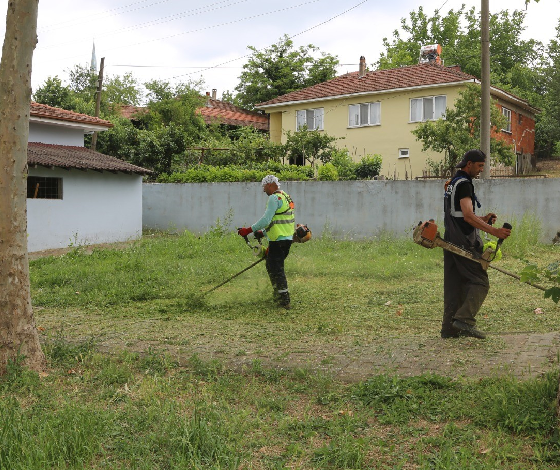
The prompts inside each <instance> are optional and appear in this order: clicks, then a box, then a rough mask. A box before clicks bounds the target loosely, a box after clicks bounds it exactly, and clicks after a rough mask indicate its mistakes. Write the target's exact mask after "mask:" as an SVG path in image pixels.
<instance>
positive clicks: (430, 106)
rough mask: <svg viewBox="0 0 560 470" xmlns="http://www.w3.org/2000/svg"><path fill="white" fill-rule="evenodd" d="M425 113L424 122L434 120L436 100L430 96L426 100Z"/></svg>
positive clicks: (424, 100)
mask: <svg viewBox="0 0 560 470" xmlns="http://www.w3.org/2000/svg"><path fill="white" fill-rule="evenodd" d="M422 105H423V107H424V113H423V115H422V120H423V121H429V120H431V119H433V118H434V98H433V97H432V96H430V97H429V98H424V99H423V103H422Z"/></svg>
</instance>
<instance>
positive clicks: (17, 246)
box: [0, 0, 45, 374]
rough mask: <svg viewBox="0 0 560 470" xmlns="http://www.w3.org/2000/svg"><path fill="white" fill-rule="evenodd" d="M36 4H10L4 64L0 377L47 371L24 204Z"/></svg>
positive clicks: (24, 0)
mask: <svg viewBox="0 0 560 470" xmlns="http://www.w3.org/2000/svg"><path fill="white" fill-rule="evenodd" d="M38 6H39V0H10V1H9V2H8V12H7V15H6V36H5V38H4V46H3V48H2V61H1V63H0V374H2V373H5V371H6V367H7V364H8V361H10V360H11V361H15V360H21V361H22V364H23V365H25V366H26V367H28V368H30V369H33V370H36V371H39V370H41V369H43V368H44V367H45V356H44V355H43V351H42V350H41V345H40V343H39V334H38V332H37V329H36V328H35V320H34V318H33V309H32V308H31V293H30V285H29V259H28V256H27V206H26V204H27V139H28V137H29V108H30V102H31V58H32V56H33V50H34V49H35V45H36V44H37V10H38Z"/></svg>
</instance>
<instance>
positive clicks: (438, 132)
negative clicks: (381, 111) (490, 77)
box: [412, 84, 515, 172]
mask: <svg viewBox="0 0 560 470" xmlns="http://www.w3.org/2000/svg"><path fill="white" fill-rule="evenodd" d="M480 95H481V89H480V87H479V86H478V85H475V84H471V85H469V86H468V87H467V88H466V89H465V90H463V91H462V92H460V97H459V98H458V99H457V101H456V102H455V107H454V108H447V109H446V114H445V119H438V120H436V121H427V122H423V123H420V124H418V126H417V127H416V129H415V130H413V131H412V133H413V134H414V135H415V136H416V138H417V140H421V141H422V150H423V151H426V150H433V151H435V152H440V153H443V154H444V158H443V160H442V161H441V162H429V164H430V166H431V167H432V168H433V169H434V170H437V171H438V172H442V171H453V169H454V168H455V165H456V164H457V162H459V160H460V159H461V156H462V155H463V154H464V153H465V152H466V151H467V150H469V149H473V148H480V103H481V97H480ZM490 112H491V117H490V120H491V123H492V130H493V132H495V133H497V132H499V130H500V129H502V128H504V127H505V120H504V119H505V118H504V116H503V115H502V113H501V112H500V110H499V109H498V108H497V107H496V106H494V105H492V106H491V107H490ZM490 152H491V155H492V158H493V159H494V160H495V161H498V162H501V163H504V164H506V165H511V164H513V162H514V161H515V160H514V159H515V154H514V153H513V150H512V149H511V148H510V147H509V146H508V145H507V144H506V143H505V142H504V141H502V140H499V139H497V138H496V137H495V136H491V138H490Z"/></svg>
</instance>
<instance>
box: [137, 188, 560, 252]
mask: <svg viewBox="0 0 560 470" xmlns="http://www.w3.org/2000/svg"><path fill="white" fill-rule="evenodd" d="M443 184H444V181H443V180H427V181H347V182H341V181H337V182H327V181H325V182H320V181H312V182H285V183H283V184H282V189H284V190H285V191H286V192H288V193H289V194H290V195H291V197H292V198H293V200H294V201H295V204H296V220H297V222H299V223H307V224H308V225H309V227H310V228H311V229H312V231H313V235H314V236H320V235H321V234H322V233H323V232H324V231H325V230H328V231H329V232H330V233H332V235H333V236H335V237H337V238H344V237H355V238H365V237H372V236H375V235H378V234H379V233H381V232H389V233H392V234H394V235H396V236H399V237H400V236H402V237H404V236H406V237H408V236H410V235H411V229H412V227H414V225H416V224H417V223H418V222H419V221H421V220H427V219H429V218H434V219H436V220H439V221H442V220H443ZM475 187H476V193H477V196H478V198H479V199H480V201H481V203H482V207H481V208H480V209H477V214H486V213H487V212H489V211H492V212H496V213H497V214H498V222H497V223H498V224H499V225H502V224H503V222H512V221H521V219H522V218H523V216H524V215H528V216H536V217H538V218H539V219H540V222H541V227H542V240H543V241H545V242H551V241H552V238H553V237H554V236H555V235H556V232H557V231H558V230H560V179H556V178H515V179H505V178H504V179H498V178H496V179H490V180H483V181H482V180H481V181H478V180H477V181H475ZM142 199H143V222H142V223H143V226H144V228H146V229H158V230H185V229H186V230H189V231H191V232H194V233H204V232H206V231H208V229H209V228H211V227H212V226H215V225H216V223H217V221H218V219H219V220H220V223H222V224H224V223H225V224H226V226H227V227H228V228H229V229H231V230H234V229H235V228H236V227H240V226H247V225H250V224H252V223H254V222H256V221H257V220H258V218H259V217H260V216H261V215H262V214H263V212H264V207H265V203H266V195H265V194H264V193H263V192H262V187H261V185H260V183H187V184H143V191H142ZM441 231H442V232H443V227H441Z"/></svg>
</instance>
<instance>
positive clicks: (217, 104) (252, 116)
mask: <svg viewBox="0 0 560 470" xmlns="http://www.w3.org/2000/svg"><path fill="white" fill-rule="evenodd" d="M120 109H121V115H122V116H123V117H125V118H128V119H134V118H135V117H136V116H138V115H141V114H142V113H145V112H146V110H147V108H144V107H140V106H130V105H123V106H121V108H120ZM196 112H197V113H198V114H200V116H201V117H202V119H203V120H204V122H205V123H206V124H208V125H212V124H218V125H223V126H228V127H254V128H255V129H257V130H259V131H263V132H268V116H267V115H266V114H263V113H259V112H256V111H250V110H248V109H243V108H240V107H239V106H235V105H234V104H231V103H228V102H226V101H221V100H218V99H216V90H213V91H212V96H210V92H207V93H206V101H205V105H204V106H202V107H200V108H198V109H197V110H196Z"/></svg>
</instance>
